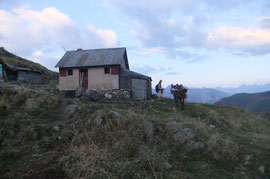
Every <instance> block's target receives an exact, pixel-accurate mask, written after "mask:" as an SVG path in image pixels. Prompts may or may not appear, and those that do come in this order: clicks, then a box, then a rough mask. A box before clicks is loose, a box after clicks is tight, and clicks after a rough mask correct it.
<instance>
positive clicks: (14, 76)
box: [0, 59, 42, 84]
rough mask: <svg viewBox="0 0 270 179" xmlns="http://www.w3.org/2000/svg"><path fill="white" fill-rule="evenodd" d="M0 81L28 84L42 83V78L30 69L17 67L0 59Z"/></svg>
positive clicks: (38, 73)
mask: <svg viewBox="0 0 270 179" xmlns="http://www.w3.org/2000/svg"><path fill="white" fill-rule="evenodd" d="M0 79H3V80H5V81H17V82H25V83H29V84H40V83H42V76H41V73H40V72H39V71H35V70H32V69H30V68H25V67H18V66H14V65H11V64H8V63H6V62H3V61H2V60H1V59H0Z"/></svg>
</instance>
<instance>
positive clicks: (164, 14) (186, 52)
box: [0, 0, 270, 87]
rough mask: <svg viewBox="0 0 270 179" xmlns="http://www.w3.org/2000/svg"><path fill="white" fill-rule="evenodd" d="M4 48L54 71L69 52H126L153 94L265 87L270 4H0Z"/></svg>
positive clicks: (58, 0) (30, 0) (223, 0)
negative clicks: (174, 87) (181, 88)
mask: <svg viewBox="0 0 270 179" xmlns="http://www.w3.org/2000/svg"><path fill="white" fill-rule="evenodd" d="M0 46H4V47H5V49H7V50H8V51H10V52H12V53H15V54H16V55H19V56H22V57H25V58H27V59H30V60H33V61H35V62H38V63H40V64H42V65H44V66H46V67H47V68H49V69H51V70H54V71H57V70H58V69H55V68H54V66H55V64H56V63H57V62H58V61H59V59H60V58H61V57H62V56H63V55H64V53H65V50H76V49H78V48H82V49H93V48H94V49H96V48H109V47H126V48H127V53H128V59H129V64H130V67H131V70H133V71H136V72H139V73H142V74H145V75H148V76H151V77H152V79H153V86H154V85H155V84H156V83H157V82H158V81H159V80H160V79H162V80H163V85H164V86H167V85H169V84H171V83H181V84H184V85H185V86H189V87H217V86H220V87H237V86H240V85H241V84H265V83H270V1H269V0H80V1H78V0H77V1H76V0H72V1H71V0H70V1H68V0H40V1H38V0H20V1H19V0H0ZM64 49H65V50H64Z"/></svg>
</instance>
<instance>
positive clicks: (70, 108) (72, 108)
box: [65, 104, 81, 116]
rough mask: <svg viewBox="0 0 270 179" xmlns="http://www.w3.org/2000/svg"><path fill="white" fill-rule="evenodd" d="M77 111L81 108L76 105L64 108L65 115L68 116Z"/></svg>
mask: <svg viewBox="0 0 270 179" xmlns="http://www.w3.org/2000/svg"><path fill="white" fill-rule="evenodd" d="M79 109H81V107H80V106H78V105H75V104H71V105H68V106H67V107H66V110H65V114H67V115H69V116H70V115H72V114H74V113H75V112H76V111H77V110H79Z"/></svg>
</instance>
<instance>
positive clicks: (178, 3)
mask: <svg viewBox="0 0 270 179" xmlns="http://www.w3.org/2000/svg"><path fill="white" fill-rule="evenodd" d="M106 3H107V4H110V7H114V8H116V9H119V10H120V11H121V12H122V13H124V14H125V15H126V16H127V17H128V18H130V27H131V32H130V33H131V35H133V36H134V37H136V39H137V40H138V41H139V43H140V48H141V49H146V50H144V52H139V51H137V52H134V53H136V54H137V55H142V56H147V55H149V54H151V53H153V52H151V49H153V48H157V47H158V48H160V49H163V50H162V53H163V54H164V55H166V56H167V57H171V58H177V57H180V59H189V60H191V61H193V62H194V61H200V60H202V59H205V58H207V56H206V55H204V54H202V53H198V52H196V51H197V49H202V50H217V49H219V48H223V49H225V50H228V51H231V50H232V46H233V48H235V49H236V50H240V51H243V52H244V53H246V52H247V53H249V54H252V55H258V54H265V53H269V51H267V50H268V48H267V47H266V46H265V45H268V34H269V32H268V31H267V30H263V29H262V28H261V27H254V25H255V23H254V21H252V20H251V21H250V22H248V23H247V24H242V26H241V25H239V27H234V26H233V24H229V23H228V22H230V21H234V20H235V18H234V17H232V16H227V15H226V18H224V16H225V14H228V13H232V14H234V13H240V12H238V11H239V8H242V7H243V6H245V7H246V8H245V11H246V13H248V11H249V10H251V9H252V10H255V11H256V9H254V6H252V5H253V4H254V3H256V2H255V1H253V0H251V1H247V0H232V1H230V2H228V1H227V0H219V1H216V0H201V1H196V0H189V1H186V0H166V1H164V0H149V1H140V0H139V1H138V0H130V1H125V0H114V1H111V0H108V1H106ZM257 4H258V3H257ZM259 4H260V5H258V6H260V7H264V5H263V4H265V3H264V2H260V3H259ZM256 12H257V11H256ZM241 13H242V12H241ZM228 18H231V19H228ZM220 20H221V22H220ZM222 20H227V21H226V22H222ZM240 20H241V19H240ZM219 24H223V25H222V26H220V25H219ZM224 24H225V25H224ZM226 24H227V25H226ZM250 24H252V25H250ZM261 24H263V26H264V28H266V27H269V24H270V23H269V19H268V17H267V18H264V19H263V20H262V21H261ZM245 28H247V29H245ZM242 33H243V34H242ZM265 35H266V36H267V39H263V38H262V37H263V36H265ZM231 43H232V44H233V45H232V46H230V44H231ZM149 49H150V50H149ZM187 49H190V50H187ZM233 51H234V49H233ZM148 52H149V53H148ZM231 52H232V51H231ZM232 53H233V52H232ZM187 57H188V58H187Z"/></svg>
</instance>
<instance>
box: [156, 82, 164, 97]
mask: <svg viewBox="0 0 270 179" xmlns="http://www.w3.org/2000/svg"><path fill="white" fill-rule="evenodd" d="M161 83H162V80H160V81H159V82H158V84H157V89H158V101H160V98H161V97H162V93H163V90H164V89H163V88H162V86H161Z"/></svg>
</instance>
